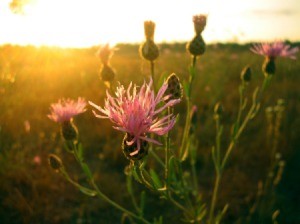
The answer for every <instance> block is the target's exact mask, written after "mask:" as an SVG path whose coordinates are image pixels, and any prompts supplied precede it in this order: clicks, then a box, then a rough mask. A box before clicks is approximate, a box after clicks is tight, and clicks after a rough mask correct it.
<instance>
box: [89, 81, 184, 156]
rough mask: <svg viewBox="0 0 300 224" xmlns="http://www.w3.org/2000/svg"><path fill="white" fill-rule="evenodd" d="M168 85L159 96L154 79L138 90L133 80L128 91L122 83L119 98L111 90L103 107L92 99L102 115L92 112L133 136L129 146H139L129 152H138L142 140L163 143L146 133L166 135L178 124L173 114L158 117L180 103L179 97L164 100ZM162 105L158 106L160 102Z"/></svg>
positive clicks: (161, 90)
mask: <svg viewBox="0 0 300 224" xmlns="http://www.w3.org/2000/svg"><path fill="white" fill-rule="evenodd" d="M167 88H168V84H167V83H166V82H165V83H164V84H163V85H162V87H161V88H160V89H159V91H158V93H157V95H156V96H155V93H154V91H153V89H152V79H150V81H149V83H148V84H147V83H145V82H144V84H143V85H142V86H141V87H140V88H139V89H138V87H137V86H136V85H134V86H132V83H130V85H129V87H128V89H127V90H126V89H125V88H124V86H123V85H120V84H119V86H118V87H117V90H116V93H115V95H116V97H112V96H111V95H110V94H109V93H108V92H107V93H106V94H107V99H106V100H105V106H104V108H102V107H100V106H97V105H96V104H94V103H92V102H89V103H90V105H92V106H93V107H94V108H95V109H97V110H98V111H99V112H100V114H97V113H96V112H95V111H93V113H94V115H95V116H96V117H97V118H108V119H110V121H111V122H112V123H113V124H114V128H115V129H117V130H119V131H122V132H125V133H128V134H129V135H130V136H132V137H133V139H132V140H131V141H129V142H127V144H128V145H132V144H135V143H136V145H137V149H136V150H135V151H134V152H132V153H131V154H130V155H131V156H133V155H135V154H137V153H138V152H139V150H140V147H141V141H142V140H143V141H148V142H152V143H154V144H158V145H161V143H160V142H158V141H156V140H154V139H153V138H150V137H148V136H147V134H148V133H154V134H157V135H164V134H166V133H167V132H168V131H169V130H171V129H172V128H173V126H174V124H175V121H176V117H175V116H174V115H173V114H169V115H166V116H162V117H159V115H160V114H161V113H162V112H163V111H164V110H165V109H166V108H167V107H172V106H174V105H175V104H177V103H179V102H180V99H173V100H170V101H168V102H167V103H164V100H166V99H167V98H169V96H164V94H165V91H166V89H167ZM161 103H162V104H163V105H162V106H160V107H159V104H161Z"/></svg>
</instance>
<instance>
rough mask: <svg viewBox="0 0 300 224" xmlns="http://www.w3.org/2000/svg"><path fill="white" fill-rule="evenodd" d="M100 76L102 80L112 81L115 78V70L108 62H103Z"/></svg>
mask: <svg viewBox="0 0 300 224" xmlns="http://www.w3.org/2000/svg"><path fill="white" fill-rule="evenodd" d="M100 78H101V80H103V81H104V82H112V81H113V80H114V78H115V72H114V70H113V69H112V68H111V67H110V66H109V65H108V64H103V65H102V67H101V69H100Z"/></svg>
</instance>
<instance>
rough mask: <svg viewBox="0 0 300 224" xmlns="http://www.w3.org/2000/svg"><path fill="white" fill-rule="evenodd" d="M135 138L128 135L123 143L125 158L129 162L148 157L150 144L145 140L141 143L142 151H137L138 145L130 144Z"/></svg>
mask: <svg viewBox="0 0 300 224" xmlns="http://www.w3.org/2000/svg"><path fill="white" fill-rule="evenodd" d="M133 138H134V136H131V135H130V134H128V133H126V134H125V136H124V139H123V142H122V150H123V153H124V155H125V157H126V158H127V159H129V160H133V161H137V160H141V159H143V158H144V157H145V156H147V155H148V149H149V143H148V142H147V141H145V140H142V141H141V143H140V144H141V145H140V149H139V150H137V143H136V142H135V143H133V144H131V145H130V144H129V142H131V141H132V140H133Z"/></svg>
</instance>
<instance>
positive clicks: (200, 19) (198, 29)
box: [193, 15, 206, 35]
mask: <svg viewBox="0 0 300 224" xmlns="http://www.w3.org/2000/svg"><path fill="white" fill-rule="evenodd" d="M193 22H194V28H195V33H196V35H200V34H201V33H202V31H203V30H204V28H205V26H206V15H195V16H193Z"/></svg>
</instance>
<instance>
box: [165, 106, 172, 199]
mask: <svg viewBox="0 0 300 224" xmlns="http://www.w3.org/2000/svg"><path fill="white" fill-rule="evenodd" d="M170 113H171V110H170V107H168V116H169V115H170ZM169 157H170V131H169V132H168V133H167V137H166V147H165V180H166V193H167V194H168V191H169Z"/></svg>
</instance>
